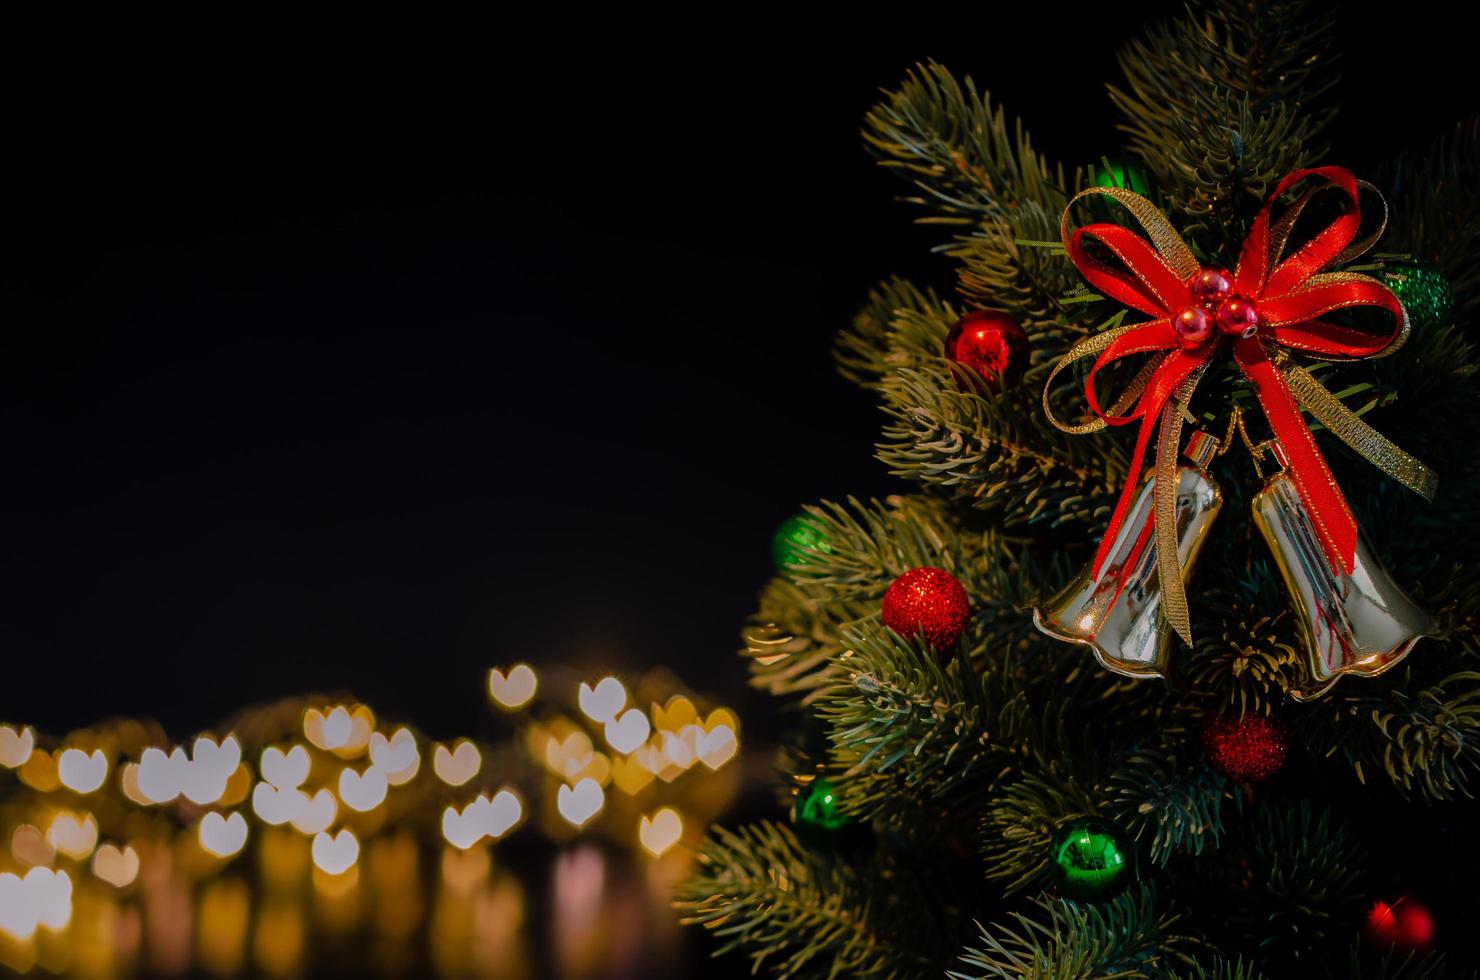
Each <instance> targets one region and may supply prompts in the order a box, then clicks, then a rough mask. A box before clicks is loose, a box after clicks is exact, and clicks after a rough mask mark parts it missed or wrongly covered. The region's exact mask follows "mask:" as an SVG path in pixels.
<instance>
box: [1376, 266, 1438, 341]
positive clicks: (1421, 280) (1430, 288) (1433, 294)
mask: <svg viewBox="0 0 1480 980" xmlns="http://www.w3.org/2000/svg"><path fill="white" fill-rule="evenodd" d="M1383 281H1384V282H1385V283H1387V287H1388V288H1389V289H1391V290H1392V291H1393V292H1394V293H1395V294H1396V295H1397V297H1398V300H1399V301H1400V302H1401V303H1402V304H1403V309H1404V310H1406V311H1407V312H1408V319H1409V320H1411V321H1413V324H1414V325H1415V326H1420V327H1427V326H1434V325H1442V324H1445V323H1447V322H1448V321H1449V319H1450V317H1451V316H1452V315H1453V314H1454V290H1453V289H1452V288H1451V287H1450V285H1449V280H1448V279H1447V278H1445V276H1444V273H1442V272H1440V271H1439V267H1438V266H1437V265H1435V264H1434V263H1432V262H1425V261H1422V260H1419V259H1414V260H1410V261H1405V262H1390V263H1388V266H1387V271H1386V275H1385V276H1384V277H1383Z"/></svg>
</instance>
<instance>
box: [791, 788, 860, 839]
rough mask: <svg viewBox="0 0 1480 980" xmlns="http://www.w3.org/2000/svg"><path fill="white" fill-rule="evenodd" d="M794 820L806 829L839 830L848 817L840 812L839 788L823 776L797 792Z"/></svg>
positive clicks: (792, 810) (792, 814) (792, 811)
mask: <svg viewBox="0 0 1480 980" xmlns="http://www.w3.org/2000/svg"><path fill="white" fill-rule="evenodd" d="M791 818H792V822H793V823H795V824H796V825H797V826H798V827H799V828H802V829H804V830H839V829H841V828H843V827H845V826H847V825H848V822H849V821H848V818H847V817H846V816H844V815H843V814H841V813H839V812H838V794H837V789H836V788H835V787H834V786H833V784H832V783H830V782H829V781H827V780H826V779H823V778H822V777H821V776H819V777H817V778H816V779H814V780H812V781H811V782H810V783H808V784H807V785H806V786H803V787H802V788H801V789H800V790H799V791H798V792H797V800H796V803H795V804H794V805H793V806H792V809H791Z"/></svg>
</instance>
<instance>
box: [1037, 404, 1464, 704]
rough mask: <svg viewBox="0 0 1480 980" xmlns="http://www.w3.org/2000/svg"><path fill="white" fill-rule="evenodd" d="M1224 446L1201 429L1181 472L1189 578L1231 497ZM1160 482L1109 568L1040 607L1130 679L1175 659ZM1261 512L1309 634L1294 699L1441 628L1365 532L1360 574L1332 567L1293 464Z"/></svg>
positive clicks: (1369, 668) (1085, 576) (1067, 635)
mask: <svg viewBox="0 0 1480 980" xmlns="http://www.w3.org/2000/svg"><path fill="white" fill-rule="evenodd" d="M1217 449H1218V440H1216V439H1214V438H1212V437H1211V436H1208V435H1207V434H1206V433H1204V432H1201V431H1195V432H1194V433H1193V434H1192V437H1191V439H1190V440H1189V442H1188V445H1187V448H1186V450H1185V455H1186V457H1187V459H1188V460H1189V461H1190V463H1191V465H1182V466H1179V467H1178V470H1177V480H1178V482H1177V522H1176V526H1177V559H1178V563H1179V564H1180V566H1181V569H1182V579H1183V581H1184V582H1185V581H1187V580H1188V579H1189V578H1190V576H1191V574H1192V569H1193V565H1194V564H1195V563H1196V561H1197V556H1198V552H1199V551H1201V550H1202V546H1203V544H1204V541H1205V539H1206V538H1207V534H1208V530H1209V528H1211V527H1212V524H1213V519H1214V518H1215V517H1217V516H1218V511H1219V510H1220V509H1221V508H1222V506H1223V493H1222V491H1221V490H1219V489H1218V485H1217V484H1216V483H1215V482H1213V479H1212V478H1211V477H1209V476H1208V474H1207V471H1206V468H1207V465H1208V463H1209V462H1211V460H1212V458H1213V456H1214V455H1215V454H1216V452H1217ZM1275 454H1276V457H1277V458H1278V457H1279V450H1278V447H1275ZM1280 462H1281V463H1283V460H1280ZM1152 491H1153V486H1152V474H1148V475H1147V478H1146V482H1145V483H1144V485H1143V486H1142V487H1141V492H1140V494H1139V495H1138V496H1137V497H1136V500H1135V504H1134V505H1133V506H1132V507H1131V509H1130V512H1129V513H1128V514H1127V515H1126V520H1125V523H1124V525H1123V526H1122V527H1121V528H1120V532H1119V534H1117V535H1116V538H1115V541H1114V543H1113V546H1112V547H1111V550H1110V554H1109V556H1108V558H1107V559H1106V560H1105V562H1104V564H1103V565H1102V566H1101V569H1100V572H1099V574H1098V575H1096V574H1094V573H1093V570H1092V567H1087V568H1086V569H1085V570H1084V571H1083V572H1081V573H1080V574H1079V575H1078V576H1077V577H1076V578H1075V579H1074V581H1072V582H1070V583H1069V585H1068V586H1067V587H1066V588H1065V589H1064V590H1063V591H1062V592H1060V593H1059V594H1058V595H1056V596H1055V597H1054V598H1053V599H1051V600H1049V601H1048V602H1047V603H1045V604H1043V605H1041V606H1040V607H1038V608H1037V609H1034V610H1033V622H1034V624H1035V625H1036V626H1037V627H1038V629H1039V630H1041V631H1042V632H1044V633H1046V634H1048V635H1049V636H1052V637H1054V638H1055V639H1059V640H1065V641H1067V642H1070V643H1077V644H1081V645H1083V646H1087V647H1089V648H1090V649H1091V650H1092V651H1093V652H1094V655H1095V659H1097V660H1099V662H1100V663H1101V664H1102V665H1103V666H1104V667H1105V668H1106V669H1107V670H1112V671H1114V672H1115V673H1118V674H1124V675H1127V676H1130V677H1146V676H1156V677H1166V676H1167V674H1168V670H1169V666H1170V651H1171V642H1172V635H1173V631H1172V629H1171V627H1170V626H1169V625H1168V624H1167V623H1166V622H1165V617H1164V613H1163V610H1162V604H1161V590H1160V588H1159V587H1158V584H1157V572H1156V542H1155V540H1154V536H1153V535H1152V533H1151V528H1152V504H1153V493H1152ZM1253 511H1254V524H1255V526H1257V527H1258V528H1259V531H1260V533H1261V534H1262V535H1263V536H1264V540H1265V542H1266V543H1267V544H1268V545H1269V548H1270V550H1271V551H1272V552H1273V554H1274V560H1275V564H1276V565H1277V566H1278V567H1279V570H1280V575H1281V577H1282V578H1283V579H1284V581H1285V588H1286V591H1287V593H1288V595H1289V598H1290V604H1291V606H1292V607H1293V611H1294V614H1295V618H1296V621H1297V623H1298V625H1299V629H1300V634H1301V639H1302V641H1303V643H1302V645H1303V647H1304V654H1303V658H1304V663H1303V665H1302V666H1303V668H1304V670H1303V672H1304V679H1303V681H1302V683H1301V684H1300V686H1299V687H1298V688H1296V689H1293V690H1291V692H1290V694H1291V696H1292V697H1294V698H1295V699H1296V700H1300V701H1305V700H1309V699H1311V698H1315V697H1319V696H1320V695H1321V694H1324V693H1325V692H1326V690H1327V689H1328V688H1330V687H1331V685H1332V684H1334V683H1336V681H1337V680H1338V679H1339V678H1340V677H1341V676H1342V675H1343V674H1364V675H1368V676H1371V675H1375V674H1380V673H1382V672H1383V671H1384V670H1387V669H1388V668H1389V667H1392V666H1393V665H1394V664H1396V663H1397V662H1398V661H1400V660H1402V659H1403V657H1404V656H1406V655H1407V653H1408V651H1409V650H1410V649H1412V648H1413V645H1414V644H1415V643H1417V642H1418V640H1419V638H1420V637H1423V636H1432V635H1433V634H1434V629H1435V626H1434V621H1433V619H1432V618H1431V617H1430V616H1429V615H1428V613H1426V612H1424V611H1423V610H1422V609H1421V608H1419V607H1418V605H1417V604H1416V603H1414V602H1413V600H1412V599H1410V598H1409V597H1408V595H1407V594H1406V593H1405V592H1404V591H1403V590H1402V589H1401V588H1399V586H1398V584H1397V583H1396V582H1394V581H1393V579H1392V577H1391V576H1390V575H1389V574H1388V572H1387V569H1385V568H1383V567H1382V565H1381V564H1380V563H1379V562H1378V561H1377V559H1376V558H1375V557H1373V555H1372V550H1371V548H1369V547H1368V545H1367V542H1366V540H1365V539H1363V538H1362V537H1361V536H1360V535H1359V536H1358V539H1357V549H1356V560H1355V564H1354V567H1353V569H1352V572H1351V574H1349V575H1348V574H1342V573H1341V572H1337V571H1333V570H1332V568H1331V566H1330V563H1329V562H1327V560H1326V556H1325V553H1324V552H1323V551H1322V549H1321V545H1320V540H1319V538H1318V537H1317V536H1316V531H1315V527H1314V526H1313V525H1312V523H1311V519H1310V514H1309V513H1308V512H1307V511H1306V509H1305V507H1304V505H1303V504H1302V503H1301V501H1300V494H1299V492H1298V491H1297V490H1296V488H1295V482H1294V480H1292V479H1291V478H1290V476H1289V475H1288V474H1286V473H1285V472H1284V471H1283V469H1282V470H1281V471H1280V472H1278V473H1276V474H1274V475H1273V476H1272V477H1270V478H1269V480H1268V481H1267V482H1266V483H1265V485H1264V488H1263V489H1262V490H1260V491H1259V493H1258V494H1256V495H1255V497H1254V502H1253ZM1092 564H1093V563H1091V566H1092Z"/></svg>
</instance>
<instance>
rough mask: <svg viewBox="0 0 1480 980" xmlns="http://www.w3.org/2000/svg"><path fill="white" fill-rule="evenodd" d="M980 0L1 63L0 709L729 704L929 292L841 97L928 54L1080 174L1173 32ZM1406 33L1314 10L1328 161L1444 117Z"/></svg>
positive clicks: (310, 39) (863, 466)
mask: <svg viewBox="0 0 1480 980" xmlns="http://www.w3.org/2000/svg"><path fill="white" fill-rule="evenodd" d="M1001 6H1003V5H998V4H978V5H970V6H969V7H958V6H955V5H952V6H949V7H947V6H941V7H939V8H931V7H918V8H916V7H911V8H909V9H905V8H899V9H896V10H894V11H893V12H892V13H891V14H890V15H889V17H888V18H887V19H885V20H874V19H869V18H864V17H863V16H861V15H859V16H856V17H852V16H850V17H849V18H848V20H847V21H846V22H844V21H840V22H836V23H818V24H802V23H799V22H797V21H796V20H795V18H794V16H793V15H792V14H791V13H788V14H786V15H784V16H783V15H781V14H778V13H775V12H769V13H768V12H764V11H761V10H759V9H755V8H747V9H745V10H744V11H728V12H725V11H704V12H698V11H694V12H691V13H690V14H688V15H685V16H680V17H674V18H664V19H661V20H660V19H656V18H654V19H651V20H649V21H648V22H642V21H639V20H632V19H626V18H620V17H616V16H610V17H608V18H605V19H604V20H603V21H602V22H599V23H596V22H590V21H586V20H583V19H582V18H581V17H579V16H578V15H576V14H575V13H574V12H573V11H559V10H556V11H551V12H550V14H549V16H548V19H547V22H546V23H543V24H532V25H521V26H519V27H515V26H513V25H512V24H510V25H503V26H496V25H474V24H471V23H469V24H456V23H443V24H437V25H430V24H425V25H415V26H414V27H413V26H407V25H396V24H382V25H378V26H377V28H376V29H374V30H366V29H364V25H354V26H353V29H351V26H350V25H344V27H343V30H340V29H332V30H327V31H322V32H320V31H317V30H316V31H315V32H313V33H312V35H309V34H307V33H305V32H301V31H299V30H298V29H297V28H296V27H295V28H293V29H289V28H288V27H287V25H284V26H283V29H282V30H268V31H265V32H261V33H260V34H259V33H258V32H256V31H254V32H252V34H253V36H251V37H248V36H246V35H231V36H230V38H229V40H232V41H242V42H244V43H242V44H240V45H237V44H227V43H226V42H227V40H228V38H227V37H225V36H211V37H209V38H206V37H196V38H194V40H193V41H192V42H191V43H190V44H188V45H185V44H179V45H176V44H174V43H172V42H166V41H165V40H164V38H165V37H167V36H170V35H168V34H167V33H165V32H163V31H161V33H160V34H159V35H158V38H157V39H156V42H155V43H151V44H145V43H142V42H137V43H136V42H134V41H132V40H131V41H130V42H129V43H128V44H126V45H125V44H118V45H107V46H103V47H101V48H100V49H97V50H94V49H91V48H90V49H88V50H82V49H80V48H73V47H71V46H70V45H64V44H57V50H55V51H52V50H49V49H48V50H47V51H45V52H44V53H38V52H35V51H28V50H27V49H28V47H29V45H28V43H27V41H26V39H25V38H17V37H12V38H11V39H10V43H11V45H12V46H13V47H14V48H15V49H16V51H15V53H16V54H30V55H33V56H35V63H34V64H33V63H32V62H31V61H30V59H27V60H26V61H25V62H24V63H19V62H16V61H14V60H13V61H12V62H11V64H10V67H9V68H7V69H6V70H5V74H4V78H5V81H6V87H5V92H4V95H3V96H0V98H3V100H4V105H5V122H4V126H5V140H4V147H5V149H4V154H3V162H0V175H3V180H0V219H3V225H0V243H3V254H0V309H3V311H4V327H3V350H0V427H3V428H0V433H3V448H4V455H3V471H0V473H3V476H0V514H3V522H4V523H3V528H4V533H3V550H0V644H3V646H0V663H3V668H0V719H5V720H17V721H24V722H29V723H33V724H36V725H38V727H40V728H42V729H44V730H48V731H51V732H53V733H60V732H62V731H65V730H66V729H68V728H70V727H74V726H77V725H81V724H86V723H88V722H91V721H93V720H95V719H97V718H99V717H102V716H105V715H111V714H142V715H152V716H155V717H157V718H159V719H161V720H162V721H163V722H165V724H166V725H167V726H168V727H169V728H170V729H171V730H172V731H174V732H176V733H177V734H185V733H188V732H189V731H191V730H193V729H195V728H198V727H202V726H206V725H209V724H211V723H212V722H215V721H218V720H220V719H221V718H222V717H224V716H225V715H227V714H229V713H230V712H231V711H232V710H234V709H235V708H237V707H240V706H242V705H244V704H246V703H248V702H251V701H254V700H258V699H263V698H269V697H274V696H278V695H283V694H288V693H293V692H296V691H300V690H307V689H347V690H351V691H353V692H354V693H355V694H357V695H358V696H359V697H362V698H364V699H366V700H367V701H369V702H370V703H371V704H373V705H375V707H376V708H377V709H378V710H379V711H380V712H381V713H382V714H383V715H388V716H391V717H402V718H406V719H408V720H411V721H414V722H416V723H418V724H420V725H422V726H423V727H425V728H427V729H429V730H430V731H432V733H433V734H438V735H441V734H450V733H452V732H455V731H460V730H465V729H467V728H469V727H470V726H471V725H472V724H473V723H474V722H475V720H476V719H477V718H478V717H479V716H480V715H481V714H482V713H483V711H484V710H485V708H484V700H483V697H482V695H481V684H482V678H483V675H484V671H485V670H486V669H487V667H489V666H491V665H493V664H506V663H510V662H513V661H515V660H524V659H527V660H530V661H533V662H536V663H550V662H564V663H569V664H573V665H576V666H578V667H584V666H587V665H589V666H590V668H591V669H592V670H595V669H598V668H618V669H620V670H624V671H628V672H636V671H638V670H640V669H641V668H642V667H644V666H645V665H648V664H652V663H666V664H669V665H671V666H673V667H674V668H675V669H676V670H677V672H678V674H679V675H680V676H681V677H683V678H684V679H686V680H688V681H690V682H691V683H693V684H695V685H697V686H699V687H701V688H707V689H711V690H715V691H717V692H719V693H721V694H723V695H725V696H726V697H729V698H731V699H735V698H738V697H740V696H741V691H742V685H743V676H744V673H743V665H742V664H741V663H740V662H739V660H738V659H737V658H736V657H734V656H733V650H734V648H735V646H736V645H737V637H736V629H737V626H738V625H739V623H740V621H741V620H742V618H743V616H744V615H745V614H746V612H748V611H749V609H750V607H751V604H752V602H753V597H754V593H755V590H756V588H757V587H758V586H759V585H760V584H761V583H762V581H763V580H764V578H765V577H766V575H767V574H768V572H769V555H768V541H769V536H770V532H771V529H772V528H773V527H774V526H775V524H776V523H777V522H778V521H780V520H781V519H782V518H784V517H785V516H786V515H787V514H789V513H791V512H792V511H793V510H795V509H796V505H797V504H798V503H799V502H801V501H807V500H814V499H817V498H819V497H823V496H834V497H835V496H840V495H843V494H846V493H849V492H861V493H865V494H867V493H872V492H879V491H881V490H885V489H888V488H889V487H890V483H889V481H888V479H887V477H886V476H885V474H884V473H883V470H882V467H880V466H879V465H878V464H876V463H874V461H873V460H872V459H871V443H872V441H873V439H874V438H875V436H876V432H877V423H878V421H879V419H878V415H877V413H876V411H875V410H874V409H873V407H872V405H871V403H870V400H869V399H868V398H867V397H865V396H864V395H862V394H861V393H858V392H856V391H854V390H852V389H851V388H850V387H849V386H848V385H847V384H846V383H845V382H843V381H842V380H841V379H839V378H838V377H837V376H836V375H835V374H834V373H833V372H832V369H831V366H830V363H829V354H828V348H829V344H830V341H831V337H832V335H833V333H834V332H835V331H836V330H837V329H838V328H839V327H840V326H841V325H842V324H843V323H845V322H846V320H847V318H848V317H849V316H850V314H851V313H852V311H853V309H854V308H855V306H856V305H857V303H858V302H859V301H860V300H861V299H862V297H863V294H864V293H865V291H866V290H867V289H868V287H869V286H870V285H871V284H872V283H873V282H874V281H875V280H876V279H878V278H880V277H882V276H884V275H885V274H887V273H890V272H903V273H908V274H912V275H917V276H920V277H922V278H930V277H933V278H934V281H935V282H936V283H937V284H938V285H941V286H945V287H946V288H949V284H950V278H949V271H948V268H947V266H946V264H945V262H944V260H939V259H936V258H933V257H931V256H930V255H929V254H928V249H929V247H930V245H932V244H934V243H935V242H936V241H937V240H938V237H937V236H936V235H935V234H933V233H931V232H930V231H929V230H927V229H921V228H917V227H914V226H912V225H911V224H910V223H909V219H910V218H911V216H912V215H911V214H910V212H909V211H908V209H907V208H906V207H905V206H903V205H900V204H897V203H894V202H893V201H892V198H893V196H894V195H895V194H897V193H899V192H900V190H901V187H900V186H898V185H897V183H896V181H895V180H894V179H893V178H891V177H889V176H888V175H886V174H884V173H882V172H881V171H879V170H878V168H876V167H875V166H874V165H873V164H872V163H870V162H869V160H868V158H867V156H866V155H865V153H864V152H863V150H862V146H861V141H860V139H859V138H858V126H859V122H860V120H861V117H862V114H863V112H864V111H865V110H866V109H867V107H868V106H869V105H870V103H871V102H872V101H873V99H874V98H875V95H876V93H877V90H878V88H879V87H880V86H885V85H892V84H894V83H895V82H896V81H897V80H898V79H899V78H900V76H901V75H902V74H903V72H904V71H905V70H906V69H907V68H908V67H909V66H910V65H911V63H912V62H914V61H915V60H916V59H919V58H922V57H926V56H930V55H933V56H935V57H937V58H939V59H940V60H942V61H944V62H946V63H947V64H949V65H951V66H953V67H954V68H957V69H958V70H964V71H968V72H970V73H971V74H973V75H974V76H975V78H976V79H977V80H978V81H979V82H980V83H981V84H982V85H983V86H985V87H987V88H989V89H991V90H992V91H993V92H994V93H995V94H997V95H998V96H999V98H1000V99H1001V100H1002V101H1003V102H1005V103H1006V104H1007V106H1008V107H1009V110H1010V111H1013V112H1017V113H1020V114H1022V115H1023V116H1024V117H1025V119H1026V121H1027V122H1028V124H1029V125H1030V127H1031V129H1032V131H1033V133H1034V134H1035V138H1036V141H1037V143H1038V144H1039V145H1040V146H1041V147H1042V148H1044V149H1046V150H1047V151H1048V152H1050V153H1051V154H1052V155H1054V156H1055V157H1057V158H1060V159H1064V160H1066V161H1067V162H1070V163H1073V162H1076V161H1083V160H1089V159H1097V158H1098V157H1100V156H1101V155H1102V154H1113V153H1114V152H1115V146H1116V136H1115V132H1114V116H1113V113H1112V111H1111V109H1110V106H1109V103H1108V100H1107V99H1106V97H1105V95H1104V92H1103V86H1102V81H1103V80H1105V79H1107V78H1109V77H1111V76H1112V75H1113V74H1114V61H1113V50H1114V48H1115V47H1116V46H1117V45H1118V44H1119V43H1120V42H1122V41H1123V40H1124V39H1126V38H1127V37H1129V36H1131V35H1132V34H1133V32H1134V31H1135V30H1136V29H1137V25H1138V24H1139V22H1140V21H1141V20H1143V19H1145V18H1146V17H1149V16H1152V15H1155V14H1159V13H1165V12H1169V11H1173V10H1176V9H1177V5H1175V4H1172V3H1164V2H1154V3H1150V4H1146V5H1142V6H1141V7H1139V8H1135V9H1131V8H1127V7H1125V6H1124V5H1104V4H1099V5H1094V6H1090V5H1082V6H1077V7H1076V6H1065V5H1062V4H1038V5H1014V6H1017V7H1018V9H1016V10H1015V11H1014V12H1013V13H1012V15H1011V19H1007V18H1006V16H1005V15H1004V14H1003V13H1002V12H1001V11H1000V10H999V9H998V8H1000V7H1001ZM1439 11H1440V7H1439V6H1438V5H1437V4H1433V3H1411V4H1404V5H1402V9H1401V12H1400V13H1398V14H1394V13H1391V12H1387V13H1384V14H1383V15H1382V16H1381V17H1379V18H1366V17H1363V18H1360V19H1359V18H1358V17H1357V12H1356V11H1355V10H1353V11H1351V15H1352V16H1350V17H1348V18H1346V19H1344V20H1343V21H1342V22H1341V24H1340V26H1339V27H1338V34H1339V36H1340V39H1341V44H1342V46H1343V47H1344V49H1345V52H1346V53H1345V56H1344V58H1343V61H1342V65H1343V69H1344V81H1343V83H1342V85H1341V87H1340V88H1339V89H1338V91H1337V98H1338V99H1339V100H1340V101H1341V102H1342V104H1343V106H1344V110H1343V115H1342V118H1341V122H1340V125H1339V129H1338V132H1337V134H1336V135H1337V139H1338V152H1337V153H1336V154H1335V157H1334V160H1333V162H1340V163H1345V164H1348V165H1351V166H1355V167H1359V168H1362V167H1369V166H1371V165H1372V164H1373V163H1375V162H1377V161H1379V160H1381V159H1383V158H1385V157H1386V156H1388V155H1389V154H1390V153H1391V152H1393V151H1396V150H1397V149H1399V148H1401V147H1404V146H1407V145H1413V144H1419V143H1426V142H1427V141H1428V140H1429V139H1431V138H1432V137H1434V136H1436V135H1438V134H1439V133H1440V132H1442V131H1443V130H1444V129H1445V128H1446V127H1447V126H1448V125H1449V124H1451V123H1452V122H1453V121H1455V120H1457V119H1458V118H1459V117H1460V116H1461V115H1462V114H1464V113H1465V112H1467V111H1471V110H1473V108H1474V106H1473V100H1472V99H1471V98H1470V97H1469V95H1468V94H1467V93H1469V92H1472V91H1473V87H1472V85H1471V84H1470V79H1469V73H1468V70H1467V67H1466V65H1465V63H1464V62H1463V60H1462V58H1461V55H1462V52H1463V45H1464V44H1465V43H1467V41H1466V39H1464V38H1462V37H1461V36H1460V32H1457V31H1452V30H1445V29H1443V28H1442V27H1441V24H1442V20H1441V14H1440V12H1439ZM701 13H702V16H701ZM895 21H900V22H905V21H907V22H910V23H911V24H912V26H910V27H908V28H903V29H901V28H900V27H899V26H898V24H896V23H893V22H895ZM259 26H260V25H259ZM577 28H579V30H578V31H577ZM577 33H579V35H580V36H576V34H577ZM48 48H49V46H48ZM228 49H229V50H228Z"/></svg>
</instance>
